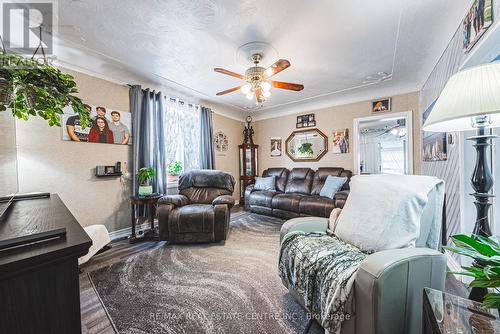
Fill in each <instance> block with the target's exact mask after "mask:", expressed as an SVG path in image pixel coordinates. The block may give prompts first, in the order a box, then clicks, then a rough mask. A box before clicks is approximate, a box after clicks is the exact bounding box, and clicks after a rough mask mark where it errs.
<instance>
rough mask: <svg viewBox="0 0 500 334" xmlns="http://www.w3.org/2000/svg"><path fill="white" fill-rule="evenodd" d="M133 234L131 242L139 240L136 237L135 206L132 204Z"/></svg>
mask: <svg viewBox="0 0 500 334" xmlns="http://www.w3.org/2000/svg"><path fill="white" fill-rule="evenodd" d="M131 211H132V233H131V234H130V242H131V243H132V242H134V241H135V240H136V239H137V236H136V235H135V204H133V203H132V210H131Z"/></svg>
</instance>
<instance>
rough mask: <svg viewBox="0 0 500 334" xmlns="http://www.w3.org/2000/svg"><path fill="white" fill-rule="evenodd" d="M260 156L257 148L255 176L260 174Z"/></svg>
mask: <svg viewBox="0 0 500 334" xmlns="http://www.w3.org/2000/svg"><path fill="white" fill-rule="evenodd" d="M258 156H259V148H258V147H256V148H255V175H257V173H258V172H259V160H258V158H257V157H258Z"/></svg>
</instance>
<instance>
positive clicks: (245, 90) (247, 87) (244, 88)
mask: <svg viewBox="0 0 500 334" xmlns="http://www.w3.org/2000/svg"><path fill="white" fill-rule="evenodd" d="M251 89H252V85H251V84H249V83H247V84H244V85H243V86H241V88H240V90H241V92H242V93H243V94H245V95H248V93H250V90H251Z"/></svg>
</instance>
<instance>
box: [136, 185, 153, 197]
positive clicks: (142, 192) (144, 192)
mask: <svg viewBox="0 0 500 334" xmlns="http://www.w3.org/2000/svg"><path fill="white" fill-rule="evenodd" d="M152 193H153V186H139V196H148V195H151V194H152Z"/></svg>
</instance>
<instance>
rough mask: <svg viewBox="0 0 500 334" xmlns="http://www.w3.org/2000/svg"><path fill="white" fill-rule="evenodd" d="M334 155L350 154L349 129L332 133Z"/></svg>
mask: <svg viewBox="0 0 500 334" xmlns="http://www.w3.org/2000/svg"><path fill="white" fill-rule="evenodd" d="M332 143H333V150H332V153H333V154H343V153H349V129H348V128H344V129H338V130H333V132H332Z"/></svg>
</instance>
